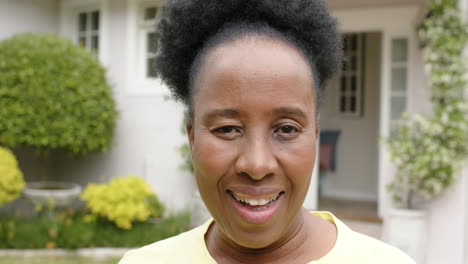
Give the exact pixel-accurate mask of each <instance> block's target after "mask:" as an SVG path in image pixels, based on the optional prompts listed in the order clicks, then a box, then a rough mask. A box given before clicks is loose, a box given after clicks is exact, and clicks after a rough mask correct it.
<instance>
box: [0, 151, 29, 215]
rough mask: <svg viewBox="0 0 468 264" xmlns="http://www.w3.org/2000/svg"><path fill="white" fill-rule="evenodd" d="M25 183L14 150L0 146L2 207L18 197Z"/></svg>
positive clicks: (0, 204)
mask: <svg viewBox="0 0 468 264" xmlns="http://www.w3.org/2000/svg"><path fill="white" fill-rule="evenodd" d="M24 185H25V183H24V179H23V173H22V172H21V170H20V169H19V168H18V162H17V160H16V158H15V156H14V154H13V152H11V151H10V150H9V149H7V148H3V147H0V207H1V206H3V205H5V204H7V203H9V202H11V201H13V200H15V199H16V198H18V196H19V195H20V194H21V191H22V190H23V188H24Z"/></svg>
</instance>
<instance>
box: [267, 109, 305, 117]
mask: <svg viewBox="0 0 468 264" xmlns="http://www.w3.org/2000/svg"><path fill="white" fill-rule="evenodd" d="M273 113H275V114H276V115H295V116H298V117H301V118H307V115H306V113H304V111H302V110H301V109H299V108H297V107H279V108H276V109H275V110H273Z"/></svg>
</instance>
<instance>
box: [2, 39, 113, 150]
mask: <svg viewBox="0 0 468 264" xmlns="http://www.w3.org/2000/svg"><path fill="white" fill-rule="evenodd" d="M0 105H1V107H0V144H2V145H4V146H8V147H17V146H26V147H32V148H34V149H37V150H39V152H40V153H41V152H44V151H47V150H53V149H63V150H65V151H68V152H71V153H73V154H74V155H82V154H85V153H88V152H102V151H105V150H106V149H107V148H108V147H109V146H110V144H111V140H112V137H113V130H114V123H115V119H116V115H117V113H116V110H115V103H114V100H113V99H112V96H111V89H110V86H109V85H108V84H107V82H106V78H105V71H104V69H103V68H102V67H101V65H100V64H99V62H98V61H97V60H96V58H95V57H94V56H93V54H91V53H89V52H88V51H86V50H85V49H83V48H81V47H79V46H77V45H75V44H73V43H72V42H71V41H69V40H66V39H63V38H60V37H57V36H54V35H43V34H20V35H16V36H14V37H12V38H10V39H7V40H4V41H3V42H1V43H0Z"/></svg>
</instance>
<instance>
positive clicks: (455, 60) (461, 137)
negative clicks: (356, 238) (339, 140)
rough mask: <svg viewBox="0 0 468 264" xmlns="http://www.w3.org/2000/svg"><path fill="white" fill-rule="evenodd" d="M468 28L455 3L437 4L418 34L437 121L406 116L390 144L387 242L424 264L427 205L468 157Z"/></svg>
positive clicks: (452, 179) (447, 0) (436, 1)
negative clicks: (390, 202) (391, 166)
mask: <svg viewBox="0 0 468 264" xmlns="http://www.w3.org/2000/svg"><path fill="white" fill-rule="evenodd" d="M467 28H468V27H467V25H466V24H465V23H464V22H463V20H462V17H461V12H460V11H459V10H458V7H457V1H453V0H442V1H439V0H433V1H432V2H431V3H430V4H429V12H428V16H427V17H426V19H425V20H424V22H423V24H422V25H421V27H420V28H419V37H420V41H421V43H422V44H423V47H424V49H423V56H424V60H425V63H426V71H427V73H428V83H429V87H430V88H431V103H432V105H433V115H432V116H430V117H423V116H421V115H414V116H413V117H409V116H408V115H405V116H404V117H403V119H402V121H401V123H400V124H399V125H397V126H396V128H395V131H394V133H393V134H394V136H393V137H391V138H390V139H388V140H387V146H388V150H389V153H390V159H391V161H392V162H393V163H394V165H395V167H396V175H395V178H394V180H393V181H392V182H391V183H390V184H389V185H388V191H389V192H390V194H391V195H392V198H393V201H394V205H395V208H393V209H392V210H390V211H389V212H388V214H387V216H386V217H385V227H384V228H385V230H384V233H385V234H384V235H385V238H386V240H387V241H388V242H389V243H390V244H393V245H396V246H398V247H400V248H402V249H403V250H405V251H406V252H407V253H408V254H410V255H411V256H413V258H414V259H415V260H416V262H417V263H423V261H424V256H425V252H424V248H425V247H424V241H425V234H426V233H427V231H428V230H426V227H425V226H426V225H425V224H426V212H425V210H424V208H425V205H427V203H428V202H430V200H431V199H433V198H435V197H436V196H438V195H439V194H441V193H443V192H444V191H446V190H447V189H449V188H450V186H452V185H453V183H454V182H455V181H456V173H457V172H458V170H459V169H460V167H461V164H462V162H463V161H464V160H466V158H467V156H468V145H467V142H468V123H467V122H466V117H467V116H468V103H467V99H465V98H464V97H463V96H462V95H463V90H464V89H466V87H468V81H467V79H466V76H465V72H467V70H468V67H467V64H466V62H465V61H466V60H465V58H464V56H463V52H464V50H465V48H466V47H467V44H468V31H467Z"/></svg>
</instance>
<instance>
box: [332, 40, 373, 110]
mask: <svg viewBox="0 0 468 264" xmlns="http://www.w3.org/2000/svg"><path fill="white" fill-rule="evenodd" d="M347 34H355V35H356V36H357V41H358V47H357V48H358V50H356V51H355V52H354V53H355V54H354V55H356V56H357V57H356V60H357V61H356V63H357V65H356V70H355V71H350V70H348V69H349V67H351V66H350V65H351V62H348V63H347V64H348V65H347V66H346V71H343V72H342V73H341V76H340V79H339V81H338V82H339V88H338V89H339V90H338V96H337V98H336V100H338V102H337V104H336V105H337V109H336V111H337V113H338V115H339V116H341V117H342V118H346V119H359V118H362V116H363V114H364V113H363V102H364V98H363V96H364V82H363V81H364V80H363V78H364V75H365V65H363V64H364V61H363V55H364V54H365V52H366V51H365V50H364V48H365V41H366V37H365V36H364V35H363V34H362V33H359V32H352V33H351V32H350V33H347ZM350 75H351V76H353V75H354V77H356V94H355V96H356V111H355V112H349V111H347V112H342V111H341V96H342V94H343V92H342V91H341V82H342V78H341V77H343V76H346V77H349V76H350ZM346 80H347V82H349V81H350V79H349V78H347V79H346ZM346 87H347V92H346V93H345V94H349V89H350V88H351V86H350V85H349V83H347V86H346Z"/></svg>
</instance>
